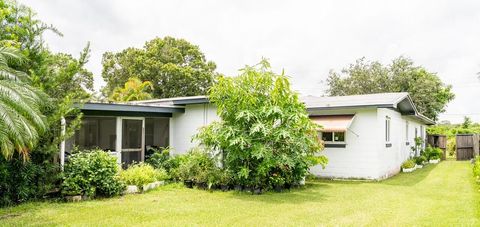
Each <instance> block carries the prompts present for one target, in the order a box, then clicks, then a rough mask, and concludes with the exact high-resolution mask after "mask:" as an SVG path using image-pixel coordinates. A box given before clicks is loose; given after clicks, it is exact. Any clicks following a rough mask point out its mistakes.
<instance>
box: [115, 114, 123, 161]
mask: <svg viewBox="0 0 480 227" xmlns="http://www.w3.org/2000/svg"><path fill="white" fill-rule="evenodd" d="M116 123H117V127H116V136H117V139H116V140H115V151H116V152H117V163H118V164H122V118H121V117H117V122H116Z"/></svg>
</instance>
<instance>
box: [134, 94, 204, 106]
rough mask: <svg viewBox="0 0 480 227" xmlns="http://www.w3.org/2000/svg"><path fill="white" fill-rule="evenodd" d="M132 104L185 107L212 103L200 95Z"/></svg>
mask: <svg viewBox="0 0 480 227" xmlns="http://www.w3.org/2000/svg"><path fill="white" fill-rule="evenodd" d="M131 103H136V104H158V103H170V104H172V105H179V106H184V105H190V104H206V103H210V100H209V99H208V97H207V96H205V95H199V96H186V97H176V98H165V99H151V100H142V101H133V102H131Z"/></svg>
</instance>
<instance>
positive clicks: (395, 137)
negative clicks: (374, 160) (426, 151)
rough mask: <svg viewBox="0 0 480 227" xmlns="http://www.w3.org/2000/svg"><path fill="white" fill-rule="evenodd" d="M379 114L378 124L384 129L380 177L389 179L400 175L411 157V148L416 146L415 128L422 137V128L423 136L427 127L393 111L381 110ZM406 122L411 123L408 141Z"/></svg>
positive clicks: (379, 156)
mask: <svg viewBox="0 0 480 227" xmlns="http://www.w3.org/2000/svg"><path fill="white" fill-rule="evenodd" d="M377 113H378V121H377V124H378V125H380V127H381V128H382V131H381V132H382V137H381V138H382V140H381V142H382V145H381V149H380V152H379V154H378V159H379V163H380V166H379V172H378V177H379V178H387V177H390V176H393V175H395V174H397V173H399V172H400V167H401V165H402V163H403V162H404V161H405V160H407V159H408V158H409V157H410V154H411V151H412V150H411V147H412V146H414V144H415V128H416V129H417V130H418V136H420V135H421V132H420V129H421V128H422V127H421V126H422V125H423V130H424V132H423V135H425V134H426V133H425V128H426V126H425V125H424V124H422V123H420V122H419V121H417V120H415V119H413V118H411V117H408V116H402V115H401V114H400V113H399V112H397V111H395V110H392V109H386V108H379V109H378V112H377ZM387 116H388V117H390V119H391V131H390V133H391V136H390V138H391V139H390V140H391V141H390V143H391V144H392V145H391V147H387V146H386V143H385V118H386V117H387ZM406 121H408V122H409V124H408V130H409V133H408V141H406ZM407 142H408V143H409V144H408V145H407Z"/></svg>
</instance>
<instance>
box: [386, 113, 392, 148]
mask: <svg viewBox="0 0 480 227" xmlns="http://www.w3.org/2000/svg"><path fill="white" fill-rule="evenodd" d="M390 136H391V118H390V117H389V116H386V117H385V142H386V143H390V142H391V138H390Z"/></svg>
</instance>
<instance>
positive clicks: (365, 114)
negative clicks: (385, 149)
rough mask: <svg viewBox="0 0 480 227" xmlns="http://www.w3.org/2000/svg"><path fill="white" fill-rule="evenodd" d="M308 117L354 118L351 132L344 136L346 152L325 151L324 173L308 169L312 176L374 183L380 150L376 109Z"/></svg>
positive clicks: (337, 149)
mask: <svg viewBox="0 0 480 227" xmlns="http://www.w3.org/2000/svg"><path fill="white" fill-rule="evenodd" d="M310 114H322V115H333V114H355V118H354V119H353V121H352V124H351V125H350V129H349V130H348V131H347V133H346V135H345V142H346V147H345V148H329V147H326V148H325V149H324V150H323V151H322V152H321V154H323V155H325V156H326V157H328V160H329V161H328V165H327V166H326V168H325V169H322V167H321V166H315V167H312V168H311V170H310V171H311V172H312V173H313V174H314V175H317V176H320V177H326V178H364V179H376V178H377V176H378V171H377V166H378V165H379V163H378V159H377V156H378V151H379V150H380V144H379V142H378V141H379V138H378V135H379V134H380V130H381V129H380V128H379V127H376V121H377V109H376V108H366V109H344V110H335V111H320V112H311V113H310Z"/></svg>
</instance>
